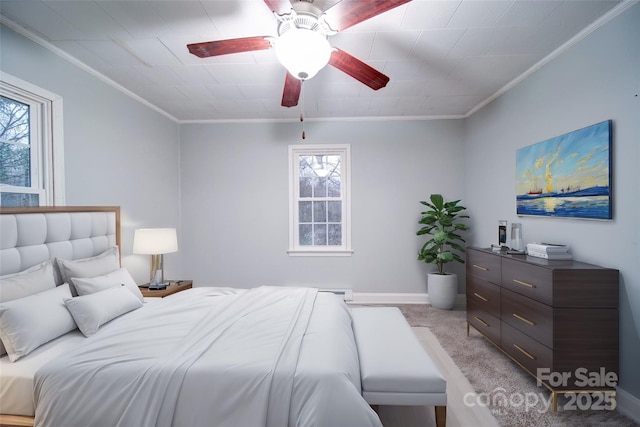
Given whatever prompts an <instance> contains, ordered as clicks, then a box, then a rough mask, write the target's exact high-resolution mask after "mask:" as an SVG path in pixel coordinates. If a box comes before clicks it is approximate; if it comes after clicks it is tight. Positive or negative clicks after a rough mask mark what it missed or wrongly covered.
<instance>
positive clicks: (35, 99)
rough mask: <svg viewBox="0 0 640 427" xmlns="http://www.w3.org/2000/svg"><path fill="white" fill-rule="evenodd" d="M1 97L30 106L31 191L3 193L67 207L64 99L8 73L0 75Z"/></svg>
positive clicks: (12, 189) (0, 188) (16, 188)
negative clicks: (35, 197)
mask: <svg viewBox="0 0 640 427" xmlns="http://www.w3.org/2000/svg"><path fill="white" fill-rule="evenodd" d="M0 94H2V96H4V97H6V98H10V99H13V100H15V101H18V102H22V103H24V104H28V105H29V106H30V114H29V115H30V124H29V128H30V129H29V132H30V137H29V139H30V141H29V146H30V150H31V159H32V162H31V167H32V169H33V168H36V171H35V172H34V171H33V170H32V171H31V176H32V180H31V187H19V186H12V185H6V184H0V191H1V192H3V193H29V194H38V195H39V197H38V205H39V206H62V205H64V204H65V191H64V189H65V180H64V135H63V123H64V122H63V116H62V108H63V105H62V97H61V96H59V95H56V94H55V93H52V92H49V91H48V90H45V89H42V88H40V87H38V86H36V85H33V84H31V83H29V82H26V81H24V80H21V79H19V78H17V77H14V76H12V75H10V74H8V73H5V72H3V73H1V74H0Z"/></svg>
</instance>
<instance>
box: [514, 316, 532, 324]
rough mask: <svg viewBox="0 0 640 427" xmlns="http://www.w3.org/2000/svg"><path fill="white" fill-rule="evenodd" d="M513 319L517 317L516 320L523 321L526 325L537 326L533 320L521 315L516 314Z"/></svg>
mask: <svg viewBox="0 0 640 427" xmlns="http://www.w3.org/2000/svg"><path fill="white" fill-rule="evenodd" d="M513 317H515V318H516V319H518V320H522V321H523V322H524V323H526V324H527V325H531V326H533V325H535V323H533V322H532V321H531V320H529V319H525V318H524V317H522V316H520V315H517V314H515V313H513Z"/></svg>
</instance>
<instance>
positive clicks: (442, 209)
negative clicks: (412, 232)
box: [416, 194, 469, 274]
mask: <svg viewBox="0 0 640 427" xmlns="http://www.w3.org/2000/svg"><path fill="white" fill-rule="evenodd" d="M430 201H431V202H425V201H421V202H420V203H422V204H423V205H425V206H427V207H428V208H429V210H427V211H425V212H421V215H422V217H421V218H420V221H418V224H422V225H423V227H422V228H420V230H418V232H417V233H416V234H417V235H418V236H421V235H425V234H428V235H430V236H431V238H430V239H429V240H427V242H426V243H425V244H424V245H423V246H422V249H420V252H419V253H418V260H420V261H424V262H426V263H427V264H435V265H436V266H437V267H438V271H437V273H438V274H447V273H446V272H445V271H444V265H445V264H447V263H449V262H453V261H457V262H461V263H463V264H464V259H462V257H461V256H460V253H463V252H464V247H463V246H462V245H461V244H460V243H461V242H462V243H463V242H464V241H465V240H464V239H463V238H462V236H461V235H459V234H458V232H459V231H466V230H468V229H469V227H468V226H467V225H466V224H464V223H462V222H461V220H462V219H464V218H469V215H464V214H463V211H464V210H466V209H467V208H465V207H464V206H461V205H459V204H458V203H460V200H454V201H452V202H445V201H444V198H443V197H442V195H441V194H432V195H431V197H430Z"/></svg>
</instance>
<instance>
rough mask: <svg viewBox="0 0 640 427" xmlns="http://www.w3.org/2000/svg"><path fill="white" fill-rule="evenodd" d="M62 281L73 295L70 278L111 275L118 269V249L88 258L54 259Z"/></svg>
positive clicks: (111, 249)
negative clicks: (68, 286)
mask: <svg viewBox="0 0 640 427" xmlns="http://www.w3.org/2000/svg"><path fill="white" fill-rule="evenodd" d="M56 263H57V264H58V269H59V270H60V274H61V275H62V280H63V281H64V282H67V283H69V284H70V285H71V292H72V293H74V294H75V288H74V287H73V282H72V281H71V278H72V277H96V276H100V275H102V274H107V273H111V272H112V271H116V270H117V269H119V268H120V256H119V252H118V247H117V246H114V247H112V248H109V249H107V250H106V251H104V252H102V253H101V254H100V255H96V256H93V257H89V258H82V259H74V260H66V259H60V258H56Z"/></svg>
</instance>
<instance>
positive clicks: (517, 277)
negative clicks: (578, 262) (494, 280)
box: [501, 258, 553, 305]
mask: <svg viewBox="0 0 640 427" xmlns="http://www.w3.org/2000/svg"><path fill="white" fill-rule="evenodd" d="M501 284H502V287H503V288H507V289H510V290H512V291H514V292H517V293H519V294H522V295H524V296H527V297H529V298H532V299H534V300H536V301H540V302H542V303H545V304H547V305H553V272H552V270H550V269H548V268H544V267H540V266H537V265H533V264H528V263H526V262H520V261H517V260H513V259H508V258H504V259H503V260H502V283H501Z"/></svg>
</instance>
